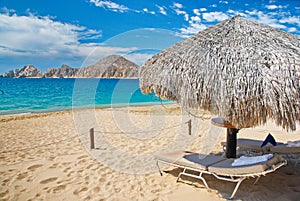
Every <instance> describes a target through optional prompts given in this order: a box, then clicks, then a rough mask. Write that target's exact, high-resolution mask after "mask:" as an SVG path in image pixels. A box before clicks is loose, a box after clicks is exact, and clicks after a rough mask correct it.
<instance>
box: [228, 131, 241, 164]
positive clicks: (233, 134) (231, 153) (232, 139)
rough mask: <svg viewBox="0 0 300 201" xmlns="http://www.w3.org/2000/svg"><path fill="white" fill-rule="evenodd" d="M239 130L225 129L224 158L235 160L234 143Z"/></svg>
mask: <svg viewBox="0 0 300 201" xmlns="http://www.w3.org/2000/svg"><path fill="white" fill-rule="evenodd" d="M238 132H239V129H236V128H227V143H226V158H236V142H237V133H238Z"/></svg>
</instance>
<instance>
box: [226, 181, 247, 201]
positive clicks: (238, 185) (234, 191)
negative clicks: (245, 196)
mask: <svg viewBox="0 0 300 201" xmlns="http://www.w3.org/2000/svg"><path fill="white" fill-rule="evenodd" d="M244 179H246V178H245V177H243V178H240V179H239V181H238V182H237V184H236V186H235V188H234V190H233V192H232V194H231V196H230V198H229V199H230V200H231V199H232V198H233V197H234V196H235V194H236V192H237V190H238V189H239V187H240V185H241V183H242V182H243V181H244Z"/></svg>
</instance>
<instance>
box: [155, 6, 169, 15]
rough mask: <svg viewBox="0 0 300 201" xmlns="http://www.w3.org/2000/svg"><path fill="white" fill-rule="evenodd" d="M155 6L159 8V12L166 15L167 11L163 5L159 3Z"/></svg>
mask: <svg viewBox="0 0 300 201" xmlns="http://www.w3.org/2000/svg"><path fill="white" fill-rule="evenodd" d="M156 7H157V8H158V9H159V13H161V14H162V15H167V12H166V10H165V8H164V7H162V6H159V5H156Z"/></svg>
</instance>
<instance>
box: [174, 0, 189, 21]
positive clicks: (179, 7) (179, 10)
mask: <svg viewBox="0 0 300 201" xmlns="http://www.w3.org/2000/svg"><path fill="white" fill-rule="evenodd" d="M182 8H183V6H182V4H180V3H173V9H174V11H175V13H176V14H177V15H183V16H184V20H185V21H189V14H188V13H187V12H186V11H184V10H182Z"/></svg>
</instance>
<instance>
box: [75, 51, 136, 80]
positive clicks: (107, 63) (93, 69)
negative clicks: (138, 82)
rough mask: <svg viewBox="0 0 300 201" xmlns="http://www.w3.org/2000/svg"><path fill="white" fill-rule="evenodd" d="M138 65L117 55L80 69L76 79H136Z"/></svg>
mask: <svg viewBox="0 0 300 201" xmlns="http://www.w3.org/2000/svg"><path fill="white" fill-rule="evenodd" d="M138 69H139V67H138V65H136V64H135V63H133V62H131V61H129V60H127V59H125V58H124V57H122V56H119V55H110V56H107V57H105V58H103V59H100V60H99V61H98V62H97V63H95V64H93V65H91V66H87V67H84V68H80V69H79V70H78V72H77V73H76V77H103V78H109V77H117V78H125V77H138Z"/></svg>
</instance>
